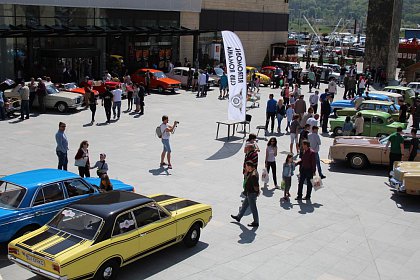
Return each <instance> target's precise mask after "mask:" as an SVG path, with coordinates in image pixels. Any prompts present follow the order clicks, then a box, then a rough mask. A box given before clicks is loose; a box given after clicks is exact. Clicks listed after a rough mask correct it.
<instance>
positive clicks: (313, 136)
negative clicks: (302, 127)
mask: <svg viewBox="0 0 420 280" xmlns="http://www.w3.org/2000/svg"><path fill="white" fill-rule="evenodd" d="M308 141H309V144H310V145H311V148H312V150H313V151H314V153H315V161H316V167H317V169H318V174H319V177H321V179H324V178H325V176H324V174H322V169H321V160H320V158H319V146H321V138H320V137H319V134H318V126H316V125H314V126H313V127H312V133H309V135H308Z"/></svg>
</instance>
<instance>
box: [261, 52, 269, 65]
mask: <svg viewBox="0 0 420 280" xmlns="http://www.w3.org/2000/svg"><path fill="white" fill-rule="evenodd" d="M269 65H270V57H269V55H268V50H267V53H266V54H265V57H264V61H263V63H262V65H261V67H265V66H269Z"/></svg>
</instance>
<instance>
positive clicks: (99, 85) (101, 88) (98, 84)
mask: <svg viewBox="0 0 420 280" xmlns="http://www.w3.org/2000/svg"><path fill="white" fill-rule="evenodd" d="M88 84H89V85H90V86H92V88H93V89H94V90H97V91H98V92H99V93H100V94H102V93H104V92H105V89H106V87H109V89H110V90H114V89H115V88H116V87H117V85H119V86H120V87H121V84H122V83H121V82H114V81H106V82H105V83H104V82H102V81H89V82H88Z"/></svg>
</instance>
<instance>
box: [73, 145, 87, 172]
mask: <svg viewBox="0 0 420 280" xmlns="http://www.w3.org/2000/svg"><path fill="white" fill-rule="evenodd" d="M88 147H89V143H88V141H87V140H83V141H82V143H80V146H79V150H78V151H77V154H76V156H75V157H74V159H75V163H74V165H75V166H77V167H78V169H79V175H80V177H82V178H83V177H90V171H89V166H90V163H89V150H88Z"/></svg>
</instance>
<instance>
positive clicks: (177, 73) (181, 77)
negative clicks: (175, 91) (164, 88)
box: [166, 67, 216, 88]
mask: <svg viewBox="0 0 420 280" xmlns="http://www.w3.org/2000/svg"><path fill="white" fill-rule="evenodd" d="M188 71H189V67H175V68H174V69H172V70H171V72H169V73H167V74H166V75H167V76H168V78H171V79H174V80H177V81H180V82H181V86H183V87H186V86H187V85H188ZM191 71H192V72H193V73H194V72H195V68H191ZM198 72H200V73H202V72H203V70H198ZM192 77H193V76H192ZM215 83H216V82H215V80H214V79H213V78H212V77H210V75H209V81H208V83H207V87H208V88H210V87H211V86H214V85H215Z"/></svg>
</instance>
